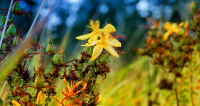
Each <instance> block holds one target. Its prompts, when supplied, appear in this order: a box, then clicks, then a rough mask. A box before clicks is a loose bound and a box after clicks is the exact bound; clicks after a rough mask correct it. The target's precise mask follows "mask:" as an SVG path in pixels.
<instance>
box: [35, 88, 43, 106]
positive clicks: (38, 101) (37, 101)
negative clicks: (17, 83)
mask: <svg viewBox="0 0 200 106" xmlns="http://www.w3.org/2000/svg"><path fill="white" fill-rule="evenodd" d="M43 99H44V96H43V94H42V91H40V92H39V94H38V96H37V100H36V104H37V105H39V104H40V103H41V102H42V101H43Z"/></svg>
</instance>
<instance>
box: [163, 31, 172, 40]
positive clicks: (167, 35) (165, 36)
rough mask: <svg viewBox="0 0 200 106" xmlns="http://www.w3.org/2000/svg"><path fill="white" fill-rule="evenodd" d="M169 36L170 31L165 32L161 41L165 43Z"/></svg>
mask: <svg viewBox="0 0 200 106" xmlns="http://www.w3.org/2000/svg"><path fill="white" fill-rule="evenodd" d="M170 34H171V31H167V32H166V33H165V34H164V35H163V41H166V40H167V39H168V37H169V35H170Z"/></svg>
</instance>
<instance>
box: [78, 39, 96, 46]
mask: <svg viewBox="0 0 200 106" xmlns="http://www.w3.org/2000/svg"><path fill="white" fill-rule="evenodd" d="M98 41H99V40H98ZM98 41H93V42H91V43H86V44H85V45H81V46H94V45H96V44H97V42H98Z"/></svg>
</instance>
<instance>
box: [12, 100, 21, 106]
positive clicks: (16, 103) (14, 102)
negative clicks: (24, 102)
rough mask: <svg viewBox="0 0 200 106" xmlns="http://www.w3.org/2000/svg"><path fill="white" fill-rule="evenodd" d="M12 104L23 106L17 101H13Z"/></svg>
mask: <svg viewBox="0 0 200 106" xmlns="http://www.w3.org/2000/svg"><path fill="white" fill-rule="evenodd" d="M12 104H13V106H21V105H20V104H19V103H18V102H16V101H15V100H12Z"/></svg>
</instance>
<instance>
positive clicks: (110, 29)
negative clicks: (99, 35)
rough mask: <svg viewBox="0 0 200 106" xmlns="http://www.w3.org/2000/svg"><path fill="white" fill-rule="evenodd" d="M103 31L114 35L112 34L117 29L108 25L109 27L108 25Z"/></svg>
mask: <svg viewBox="0 0 200 106" xmlns="http://www.w3.org/2000/svg"><path fill="white" fill-rule="evenodd" d="M102 31H103V32H104V33H112V32H115V31H116V29H115V27H114V26H113V25H111V24H108V25H106V26H105V27H104V28H103V29H102Z"/></svg>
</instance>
